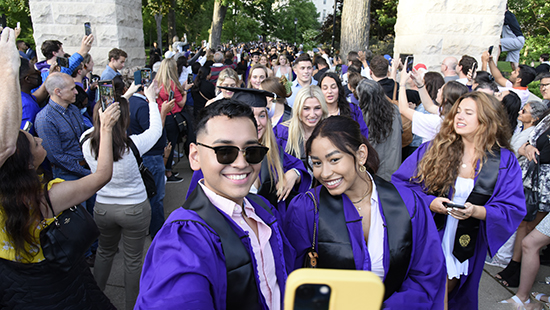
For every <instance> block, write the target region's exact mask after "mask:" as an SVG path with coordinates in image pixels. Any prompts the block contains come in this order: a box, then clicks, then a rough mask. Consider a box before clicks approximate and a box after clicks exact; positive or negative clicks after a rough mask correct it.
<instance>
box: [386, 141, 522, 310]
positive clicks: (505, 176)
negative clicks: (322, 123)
mask: <svg viewBox="0 0 550 310" xmlns="http://www.w3.org/2000/svg"><path fill="white" fill-rule="evenodd" d="M428 147H429V142H427V143H424V144H423V145H421V146H420V147H419V148H418V149H417V150H416V151H415V152H414V153H413V154H412V155H411V156H409V157H408V158H407V159H406V160H405V161H404V162H403V164H402V165H401V167H400V168H399V169H398V170H397V171H396V172H395V173H394V174H393V175H392V183H393V184H394V185H396V186H406V187H409V188H411V189H412V190H414V191H415V192H416V193H417V194H419V196H420V197H421V199H423V200H424V202H425V204H426V205H427V206H429V205H430V203H431V202H432V200H434V199H435V198H436V197H435V196H432V195H427V194H426V193H424V192H423V190H422V186H421V185H420V184H418V183H412V182H410V181H409V179H410V178H411V177H413V176H414V175H415V174H416V167H417V164H418V162H419V161H420V160H421V159H422V157H423V156H424V153H425V152H426V151H427V150H428ZM475 181H477V177H476V179H475ZM485 209H486V210H487V217H486V219H485V221H480V225H479V234H478V239H477V243H476V250H475V253H474V256H472V257H471V258H470V259H469V268H468V275H467V276H465V275H462V276H461V277H460V284H459V285H457V287H456V288H455V289H454V290H453V291H452V292H451V293H450V294H449V309H477V308H478V291H479V281H480V279H481V273H482V272H483V266H484V261H485V255H486V253H487V251H489V254H490V255H491V257H493V256H494V255H495V254H496V252H497V251H498V249H499V248H500V247H501V246H502V245H503V244H504V243H505V242H506V240H508V238H509V237H510V236H511V235H512V234H513V233H514V232H515V231H516V229H517V227H518V226H519V223H520V222H521V221H522V220H523V218H524V217H525V213H526V210H525V196H524V194H523V183H522V179H521V169H520V167H519V164H518V162H517V159H516V156H515V155H514V154H513V153H512V152H511V151H509V150H507V149H504V148H501V153H500V169H499V171H498V178H497V183H496V184H495V190H494V192H493V195H492V196H491V198H489V201H487V204H485ZM444 232H445V230H444V229H442V230H441V231H439V236H440V238H442V237H443V233H444Z"/></svg>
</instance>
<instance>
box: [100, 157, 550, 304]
mask: <svg viewBox="0 0 550 310" xmlns="http://www.w3.org/2000/svg"><path fill="white" fill-rule="evenodd" d="M174 170H175V171H177V172H179V173H180V174H179V176H180V177H183V178H184V179H185V180H184V181H183V182H181V183H177V184H167V185H166V197H165V198H164V209H165V216H166V217H168V215H170V213H172V211H174V210H175V209H177V208H179V207H180V206H181V205H182V204H183V202H184V201H185V194H186V193H187V188H188V187H189V181H190V180H191V175H192V171H191V169H190V168H189V165H188V162H187V160H186V159H185V158H183V159H182V160H181V162H179V163H178V164H177V165H176V166H175V168H174ZM150 245H151V239H150V238H149V237H148V238H147V240H146V242H145V249H148V248H149V246H150ZM120 246H121V247H122V244H121V245H120ZM121 251H122V249H121ZM121 251H119V253H117V254H116V256H115V260H114V263H113V268H112V270H111V276H110V278H109V281H108V282H107V288H106V289H105V294H106V295H107V296H108V297H109V298H110V299H111V302H112V303H113V304H114V305H115V306H116V307H117V308H118V309H124V294H125V293H124V263H123V259H122V255H121ZM428 257H429V254H427V255H426V258H428ZM501 270H502V268H499V267H493V266H488V265H485V271H484V272H483V276H482V277H481V283H480V285H479V309H480V310H508V309H517V308H515V307H512V306H511V305H506V304H499V303H498V302H499V301H501V300H503V299H507V298H510V297H511V296H512V295H513V294H515V292H516V291H517V289H509V288H506V287H504V286H502V285H501V284H500V283H499V282H498V281H496V280H495V279H494V277H493V276H494V275H495V274H496V273H497V272H499V271H501ZM546 276H550V267H548V266H541V269H540V271H539V274H538V276H537V279H536V281H535V285H534V286H533V291H539V292H544V293H547V294H550V286H549V285H546V284H541V283H538V282H539V281H540V282H543V281H544V278H545V277H546ZM528 309H542V307H541V304H537V303H535V304H532V305H531V306H530V307H529V308H528ZM465 310H468V309H465Z"/></svg>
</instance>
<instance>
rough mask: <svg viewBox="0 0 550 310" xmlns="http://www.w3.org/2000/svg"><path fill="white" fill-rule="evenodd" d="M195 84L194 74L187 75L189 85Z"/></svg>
mask: <svg viewBox="0 0 550 310" xmlns="http://www.w3.org/2000/svg"><path fill="white" fill-rule="evenodd" d="M192 83H193V73H189V74H188V75H187V84H192Z"/></svg>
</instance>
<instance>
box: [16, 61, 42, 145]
mask: <svg viewBox="0 0 550 310" xmlns="http://www.w3.org/2000/svg"><path fill="white" fill-rule="evenodd" d="M41 84H42V76H41V75H40V71H38V70H36V69H35V68H34V67H33V66H32V65H31V64H30V63H29V61H28V60H27V59H25V58H21V65H20V66H19V86H21V102H22V105H23V117H22V119H21V127H20V128H21V129H23V128H24V127H25V124H26V123H27V122H30V123H31V124H34V122H35V118H36V114H38V112H39V111H40V105H39V102H42V101H44V99H46V97H48V93H47V92H46V87H45V86H44V84H42V86H40V85H41ZM37 87H38V89H37V90H36V91H35V92H33V93H31V91H32V89H35V88H37ZM29 133H30V134H31V135H34V134H35V130H34V128H33V127H32V126H31V129H30V130H29Z"/></svg>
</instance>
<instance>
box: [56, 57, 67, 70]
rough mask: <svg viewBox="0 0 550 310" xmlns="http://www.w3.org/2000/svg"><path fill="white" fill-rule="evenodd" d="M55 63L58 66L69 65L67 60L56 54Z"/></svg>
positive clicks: (65, 66)
mask: <svg viewBox="0 0 550 310" xmlns="http://www.w3.org/2000/svg"><path fill="white" fill-rule="evenodd" d="M57 64H58V65H59V66H60V67H64V68H68V67H69V60H68V59H67V58H65V57H61V56H57Z"/></svg>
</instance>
